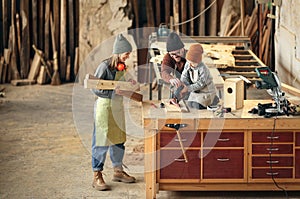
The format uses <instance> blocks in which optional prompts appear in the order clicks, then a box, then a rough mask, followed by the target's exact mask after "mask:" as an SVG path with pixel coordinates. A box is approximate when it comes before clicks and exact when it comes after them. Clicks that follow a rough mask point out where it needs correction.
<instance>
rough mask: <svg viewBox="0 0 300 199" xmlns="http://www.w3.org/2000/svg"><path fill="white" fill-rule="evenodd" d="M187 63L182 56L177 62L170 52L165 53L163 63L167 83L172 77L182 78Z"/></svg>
mask: <svg viewBox="0 0 300 199" xmlns="http://www.w3.org/2000/svg"><path fill="white" fill-rule="evenodd" d="M185 63H186V59H185V58H181V60H180V62H178V63H176V61H175V60H174V59H173V58H172V57H171V56H170V54H169V53H167V54H165V56H164V58H163V61H162V65H161V77H162V79H163V80H164V81H165V82H167V83H170V79H173V78H175V77H176V78H178V79H180V76H181V73H182V71H183V69H184V64H185ZM174 73H175V74H174ZM171 74H173V75H174V76H172V75H171Z"/></svg>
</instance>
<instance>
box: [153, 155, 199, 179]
mask: <svg viewBox="0 0 300 199" xmlns="http://www.w3.org/2000/svg"><path fill="white" fill-rule="evenodd" d="M186 155H187V159H188V162H185V159H184V157H183V155H182V151H181V150H160V164H159V165H160V168H159V169H160V170H159V171H160V172H159V176H160V179H200V163H201V159H200V150H187V151H186Z"/></svg>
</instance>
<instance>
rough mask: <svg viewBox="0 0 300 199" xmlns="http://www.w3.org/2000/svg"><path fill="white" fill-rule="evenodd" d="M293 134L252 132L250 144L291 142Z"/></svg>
mask: <svg viewBox="0 0 300 199" xmlns="http://www.w3.org/2000/svg"><path fill="white" fill-rule="evenodd" d="M293 141H294V139H293V132H274V133H272V132H252V142H254V143H263V142H267V143H270V142H273V143H278V142H293Z"/></svg>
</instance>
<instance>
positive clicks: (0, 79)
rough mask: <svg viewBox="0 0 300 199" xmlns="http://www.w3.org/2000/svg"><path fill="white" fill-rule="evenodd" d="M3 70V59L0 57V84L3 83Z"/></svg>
mask: <svg viewBox="0 0 300 199" xmlns="http://www.w3.org/2000/svg"><path fill="white" fill-rule="evenodd" d="M3 68H4V57H0V83H4V82H3V81H2V73H3Z"/></svg>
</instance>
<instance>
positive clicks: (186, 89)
mask: <svg viewBox="0 0 300 199" xmlns="http://www.w3.org/2000/svg"><path fill="white" fill-rule="evenodd" d="M187 92H188V87H187V86H186V85H185V84H183V89H182V90H181V91H180V97H181V98H183V97H184V96H185V95H186V93H187Z"/></svg>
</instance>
